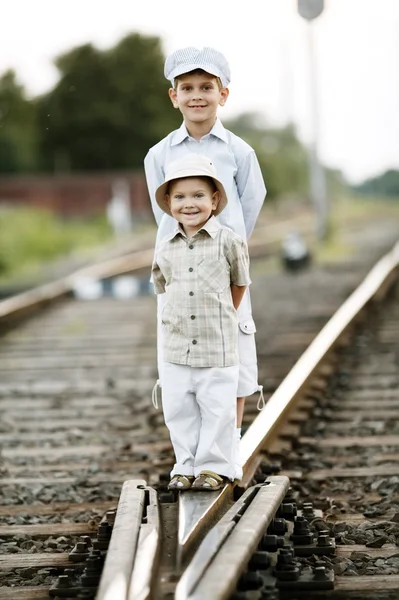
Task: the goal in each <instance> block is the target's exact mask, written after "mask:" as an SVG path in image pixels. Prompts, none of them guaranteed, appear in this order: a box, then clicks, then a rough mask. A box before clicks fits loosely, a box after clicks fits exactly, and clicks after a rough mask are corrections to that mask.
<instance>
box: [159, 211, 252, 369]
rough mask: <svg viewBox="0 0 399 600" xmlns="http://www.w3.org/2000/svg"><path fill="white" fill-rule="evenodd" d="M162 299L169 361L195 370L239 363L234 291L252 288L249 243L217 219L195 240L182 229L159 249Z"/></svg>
mask: <svg viewBox="0 0 399 600" xmlns="http://www.w3.org/2000/svg"><path fill="white" fill-rule="evenodd" d="M152 278H153V282H154V289H155V293H156V294H163V293H164V292H165V291H166V302H165V306H164V308H163V311H162V316H161V320H162V327H163V334H164V360H165V361H167V362H171V363H176V364H179V365H190V366H192V367H229V366H231V365H235V364H238V347H237V336H238V320H237V313H236V310H235V309H234V306H233V302H232V297H231V288H230V286H231V285H232V284H234V285H239V286H243V285H245V286H246V285H249V284H250V283H251V279H250V277H249V258H248V249H247V245H246V243H245V242H244V241H243V240H242V239H241V238H240V237H239V236H238V235H237V234H235V233H234V232H233V231H232V230H231V229H229V228H227V227H223V226H222V225H220V224H219V223H218V222H217V220H216V219H215V217H211V218H210V219H209V221H207V223H206V224H205V225H204V226H203V227H202V228H201V229H200V230H199V231H197V233H195V235H194V236H193V237H192V238H187V236H186V235H185V233H184V232H183V230H182V229H181V227H180V225H179V224H177V226H176V229H175V231H174V232H173V234H171V235H169V236H168V237H166V238H165V239H164V240H162V241H161V242H160V243H159V245H158V246H157V248H156V250H155V257H154V263H153V266H152Z"/></svg>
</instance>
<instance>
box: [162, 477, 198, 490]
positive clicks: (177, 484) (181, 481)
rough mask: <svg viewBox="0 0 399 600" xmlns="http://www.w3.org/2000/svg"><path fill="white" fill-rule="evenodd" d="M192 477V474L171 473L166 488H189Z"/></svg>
mask: <svg viewBox="0 0 399 600" xmlns="http://www.w3.org/2000/svg"><path fill="white" fill-rule="evenodd" d="M194 479H195V477H193V476H192V475H173V477H172V479H171V480H170V482H169V485H168V490H182V491H183V490H189V489H190V488H191V484H192V483H193V481H194Z"/></svg>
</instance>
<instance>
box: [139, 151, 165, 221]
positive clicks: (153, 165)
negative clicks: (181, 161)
mask: <svg viewBox="0 0 399 600" xmlns="http://www.w3.org/2000/svg"><path fill="white" fill-rule="evenodd" d="M144 172H145V178H146V180H147V188H148V193H149V195H150V200H151V207H152V212H153V213H154V217H155V220H156V222H157V225H158V226H159V224H160V222H161V219H162V217H163V215H164V214H165V213H164V212H163V211H162V210H161V209H160V208H159V206H158V204H157V203H156V201H155V191H156V189H157V188H158V187H159V186H160V185H161V184H162V183H163V181H164V173H163V169H162V167H161V165H160V164H159V162H158V161H157V159H156V157H155V156H154V153H153V152H151V150H150V151H149V152H148V153H147V156H146V157H145V159H144Z"/></svg>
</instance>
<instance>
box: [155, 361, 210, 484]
mask: <svg viewBox="0 0 399 600" xmlns="http://www.w3.org/2000/svg"><path fill="white" fill-rule="evenodd" d="M162 377H163V378H162V408H163V413H164V417H165V424H166V426H167V428H168V429H169V433H170V439H171V442H172V445H173V450H174V452H175V457H176V463H175V465H174V467H173V469H172V471H171V477H173V475H194V457H195V455H196V452H197V446H198V439H199V434H200V425H201V417H200V411H199V408H198V405H197V402H196V399H195V393H194V389H193V382H192V368H191V367H188V366H186V365H175V364H172V363H168V362H165V363H164V364H163V365H162Z"/></svg>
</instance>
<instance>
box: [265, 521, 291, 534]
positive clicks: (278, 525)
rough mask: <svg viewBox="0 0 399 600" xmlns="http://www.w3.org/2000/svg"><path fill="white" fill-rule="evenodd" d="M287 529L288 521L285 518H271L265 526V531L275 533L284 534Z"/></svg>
mask: <svg viewBox="0 0 399 600" xmlns="http://www.w3.org/2000/svg"><path fill="white" fill-rule="evenodd" d="M287 531H288V523H287V522H286V521H285V519H272V520H271V521H270V525H269V527H268V528H267V533H271V534H275V535H284V534H285V533H287Z"/></svg>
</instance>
